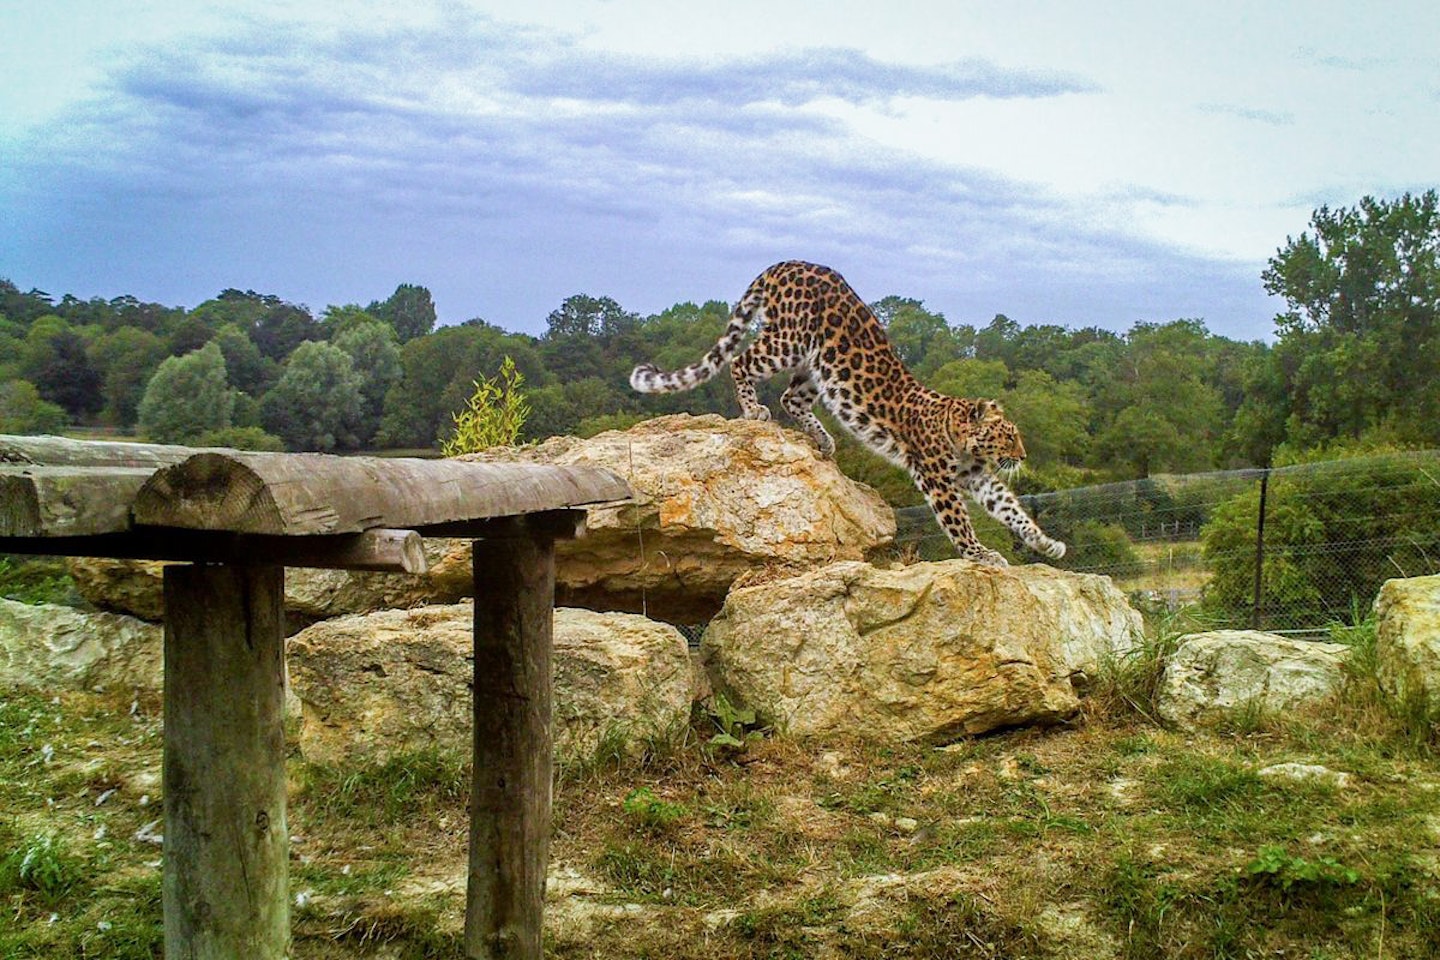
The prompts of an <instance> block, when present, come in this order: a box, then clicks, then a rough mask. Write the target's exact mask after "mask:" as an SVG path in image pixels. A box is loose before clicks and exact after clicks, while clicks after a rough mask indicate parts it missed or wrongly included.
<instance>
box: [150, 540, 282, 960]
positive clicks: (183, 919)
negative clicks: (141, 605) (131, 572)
mask: <svg viewBox="0 0 1440 960" xmlns="http://www.w3.org/2000/svg"><path fill="white" fill-rule="evenodd" d="M284 584H285V581H284V571H283V569H282V568H280V567H229V566H189V565H182V566H174V567H169V568H167V569H166V570H165V730H164V783H165V858H164V860H165V862H164V867H163V873H162V883H161V887H162V891H163V892H162V896H163V899H164V908H165V955H166V956H167V957H185V958H187V960H222V958H223V960H240V958H246V960H280V958H282V957H288V956H289V944H290V901H289V850H290V835H289V831H288V829H287V827H286V818H285V734H284V724H283V721H284V688H285V672H284V655H285V653H284V651H285V630H284V612H283V610H282V601H283V595H284Z"/></svg>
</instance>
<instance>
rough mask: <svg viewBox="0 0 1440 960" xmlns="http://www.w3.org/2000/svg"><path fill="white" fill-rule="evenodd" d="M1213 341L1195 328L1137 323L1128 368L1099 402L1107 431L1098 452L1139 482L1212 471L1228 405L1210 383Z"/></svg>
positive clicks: (1190, 323) (1193, 323) (1202, 329)
mask: <svg viewBox="0 0 1440 960" xmlns="http://www.w3.org/2000/svg"><path fill="white" fill-rule="evenodd" d="M1209 336H1210V335H1209V333H1208V332H1207V331H1206V330H1205V325H1204V324H1202V323H1200V322H1199V321H1195V320H1176V321H1173V322H1171V323H1165V324H1151V323H1138V324H1136V325H1135V326H1134V327H1133V328H1132V329H1131V330H1130V332H1129V334H1128V335H1127V337H1126V342H1127V347H1128V349H1127V351H1126V354H1125V357H1124V362H1123V363H1121V364H1120V366H1119V367H1118V369H1117V370H1116V371H1115V376H1114V378H1113V379H1112V380H1111V382H1110V383H1109V384H1108V385H1105V386H1104V387H1103V389H1102V390H1101V391H1100V394H1099V396H1098V397H1097V400H1096V403H1097V405H1099V406H1100V408H1101V411H1102V414H1103V416H1104V417H1105V426H1104V427H1103V428H1102V429H1101V430H1100V431H1099V435H1098V437H1097V438H1096V448H1097V452H1098V453H1100V455H1101V456H1102V457H1104V458H1105V460H1107V461H1108V462H1110V463H1111V464H1127V465H1129V468H1130V470H1131V471H1132V472H1133V473H1134V475H1136V476H1146V475H1148V474H1150V473H1153V472H1166V473H1172V472H1186V471H1191V470H1204V469H1207V468H1210V467H1213V466H1214V464H1215V459H1216V452H1217V448H1218V444H1219V441H1220V440H1221V439H1222V438H1223V428H1224V405H1223V402H1222V400H1221V397H1220V393H1219V391H1218V390H1216V389H1215V387H1214V386H1212V385H1211V384H1210V383H1208V382H1206V375H1207V373H1208V372H1209V371H1210V369H1211V364H1210V363H1209V360H1208V356H1207V352H1206V343H1207V341H1208V339H1209Z"/></svg>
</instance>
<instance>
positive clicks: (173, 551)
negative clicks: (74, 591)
mask: <svg viewBox="0 0 1440 960" xmlns="http://www.w3.org/2000/svg"><path fill="white" fill-rule="evenodd" d="M424 547H425V545H424V542H423V539H422V538H421V536H420V534H418V533H416V532H415V531H414V530H387V529H376V530H366V531H365V532H364V533H342V534H336V535H335V536H328V537H274V536H264V535H258V534H245V533H223V532H222V533H212V532H210V531H207V530H170V529H166V528H158V527H135V528H132V529H131V530H129V531H127V532H124V533H111V534H100V535H97V536H80V537H0V553H26V554H43V555H47V556H60V557H110V558H112V559H116V560H186V561H190V562H194V563H237V564H249V565H255V564H275V565H278V566H285V567H320V568H324V569H329V570H369V571H374V572H379V573H425V572H427V570H428V569H429V564H428V561H426V559H425V549H424Z"/></svg>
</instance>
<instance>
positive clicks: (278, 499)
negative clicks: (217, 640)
mask: <svg viewBox="0 0 1440 960" xmlns="http://www.w3.org/2000/svg"><path fill="white" fill-rule="evenodd" d="M629 496H630V488H629V487H628V486H627V485H626V484H625V482H624V481H623V480H621V479H620V478H619V477H617V476H616V475H615V474H613V473H611V472H610V471H608V470H604V469H601V468H598V467H560V466H549V465H537V464H517V463H466V462H460V461H456V460H416V459H407V458H396V459H381V458H377V457H331V456H325V455H322V454H305V453H290V454H281V453H269V454H266V453H219V452H207V453H199V454H196V455H194V456H192V457H189V458H187V459H186V460H185V461H183V462H182V463H178V464H175V465H173V466H170V467H165V468H164V469H161V470H158V471H156V473H155V475H154V476H153V477H151V478H150V480H149V482H148V483H146V484H145V486H144V487H143V488H141V490H140V493H139V495H138V496H137V497H136V499H135V522H136V523H141V524H151V525H155V526H165V527H184V528H188V529H195V530H231V531H235V532H238V533H260V534H276V535H282V534H283V535H287V536H298V535H308V534H333V533H355V532H359V531H361V530H365V529H368V528H370V527H394V528H406V529H424V528H426V527H430V526H435V525H438V524H445V523H452V522H455V521H461V520H476V519H485V518H489V517H504V516H514V515H517V514H523V513H533V512H538V511H544V510H558V509H563V508H566V507H575V506H582V505H585V504H590V503H601V502H606V501H613V500H624V499H628V498H629Z"/></svg>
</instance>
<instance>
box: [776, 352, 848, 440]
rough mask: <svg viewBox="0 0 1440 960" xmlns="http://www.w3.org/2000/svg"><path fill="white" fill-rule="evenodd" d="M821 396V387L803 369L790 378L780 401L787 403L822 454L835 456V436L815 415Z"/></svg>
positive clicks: (789, 410)
mask: <svg viewBox="0 0 1440 960" xmlns="http://www.w3.org/2000/svg"><path fill="white" fill-rule="evenodd" d="M819 397H820V387H819V385H818V384H816V382H815V378H814V377H813V376H811V374H810V371H809V370H801V371H799V372H798V373H796V374H795V376H794V377H792V378H791V380H790V386H788V387H786V388H785V392H784V393H782V394H781V395H780V402H781V403H782V404H784V405H785V409H786V411H788V412H789V414H790V416H792V417H794V418H795V422H796V423H797V424H799V425H800V429H802V430H804V431H805V432H806V433H808V434H809V435H810V439H812V440H814V441H815V445H816V446H817V447H819V448H820V454H821V456H825V457H833V456H834V455H835V438H834V437H832V436H830V433H829V431H827V430H826V429H825V425H824V424H822V423H821V422H820V418H819V417H817V416H815V401H816V400H817V399H819Z"/></svg>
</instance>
